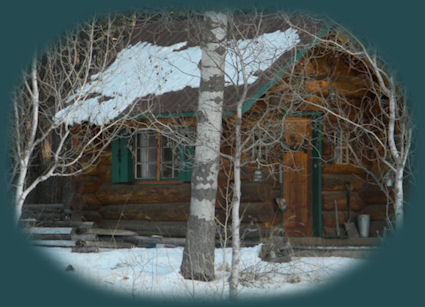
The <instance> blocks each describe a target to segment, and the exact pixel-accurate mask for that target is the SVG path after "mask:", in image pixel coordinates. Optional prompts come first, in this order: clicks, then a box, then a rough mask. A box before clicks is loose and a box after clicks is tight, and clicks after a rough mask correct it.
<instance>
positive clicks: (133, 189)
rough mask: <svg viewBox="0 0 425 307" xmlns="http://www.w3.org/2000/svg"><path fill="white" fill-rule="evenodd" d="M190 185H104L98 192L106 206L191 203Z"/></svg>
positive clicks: (97, 194)
mask: <svg viewBox="0 0 425 307" xmlns="http://www.w3.org/2000/svg"><path fill="white" fill-rule="evenodd" d="M190 191H191V188H190V183H181V184H134V185H133V184H104V185H103V186H102V187H101V188H100V189H99V191H97V192H96V197H97V199H98V200H99V201H100V202H101V203H102V204H105V205H113V204H126V203H127V204H141V203H171V202H176V203H182V202H190Z"/></svg>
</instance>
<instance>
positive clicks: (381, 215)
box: [361, 204, 393, 221]
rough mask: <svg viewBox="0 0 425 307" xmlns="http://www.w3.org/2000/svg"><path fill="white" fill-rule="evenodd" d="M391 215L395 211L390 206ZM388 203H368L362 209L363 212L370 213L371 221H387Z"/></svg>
mask: <svg viewBox="0 0 425 307" xmlns="http://www.w3.org/2000/svg"><path fill="white" fill-rule="evenodd" d="M390 209H391V210H390V211H389V213H390V215H391V214H392V213H393V210H392V208H391V207H390ZM386 211H387V210H386V205H385V204H373V205H367V206H366V207H365V208H364V209H363V210H362V211H361V214H369V215H370V219H371V221H377V220H381V221H385V220H386V218H387V213H386Z"/></svg>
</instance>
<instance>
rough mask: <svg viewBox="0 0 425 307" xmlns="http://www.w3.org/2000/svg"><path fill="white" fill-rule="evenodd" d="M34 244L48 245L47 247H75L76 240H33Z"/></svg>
mask: <svg viewBox="0 0 425 307" xmlns="http://www.w3.org/2000/svg"><path fill="white" fill-rule="evenodd" d="M31 244H32V245H35V246H46V247H73V246H75V242H74V241H70V240H32V241H31Z"/></svg>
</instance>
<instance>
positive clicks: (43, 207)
mask: <svg viewBox="0 0 425 307" xmlns="http://www.w3.org/2000/svg"><path fill="white" fill-rule="evenodd" d="M26 210H31V211H34V210H35V211H44V212H50V211H61V210H63V204H24V205H23V206H22V211H26Z"/></svg>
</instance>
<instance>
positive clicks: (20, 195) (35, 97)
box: [14, 57, 40, 222]
mask: <svg viewBox="0 0 425 307" xmlns="http://www.w3.org/2000/svg"><path fill="white" fill-rule="evenodd" d="M26 86H27V89H28V91H29V92H30V94H31V104H32V109H31V110H32V114H31V115H32V117H31V123H30V124H31V127H30V129H31V130H30V133H29V136H28V141H27V142H23V143H24V148H22V153H23V154H22V157H20V159H19V176H18V179H17V182H16V190H15V219H16V222H18V221H19V219H20V217H21V215H22V207H23V204H24V202H25V198H26V196H27V195H28V193H29V192H28V191H26V190H25V179H26V177H27V174H28V168H29V163H30V158H31V156H32V154H33V152H34V140H35V136H36V132H37V127H38V110H39V103H40V101H39V89H38V81H37V63H36V58H35V57H34V59H33V63H32V67H31V88H30V87H29V85H28V84H26ZM17 103H18V102H17V101H15V106H14V107H15V122H16V125H17V126H18V128H17V129H19V124H18V123H19V122H20V121H21V119H20V118H19V116H20V115H19V112H18V106H17ZM15 137H17V138H25V137H26V136H25V135H22V134H19V133H17V135H16V136H15ZM16 142H17V143H16V144H17V146H18V147H19V146H20V144H21V140H20V139H18V140H16ZM17 152H18V153H20V152H21V150H19V148H18V151H17Z"/></svg>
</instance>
